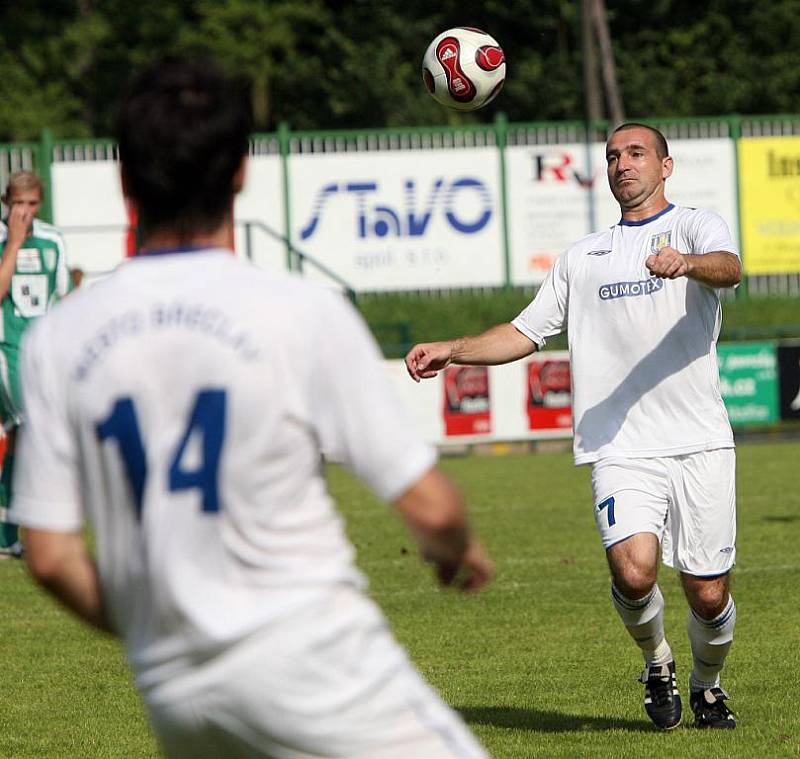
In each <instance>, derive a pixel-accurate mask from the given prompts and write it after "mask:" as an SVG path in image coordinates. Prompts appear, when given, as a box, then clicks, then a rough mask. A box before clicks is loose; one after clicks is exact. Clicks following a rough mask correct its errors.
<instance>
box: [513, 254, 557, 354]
mask: <svg viewBox="0 0 800 759" xmlns="http://www.w3.org/2000/svg"><path fill="white" fill-rule="evenodd" d="M567 255H568V251H565V252H564V253H562V254H561V255H560V256H559V257H558V258H557V259H556V262H555V263H554V264H553V268H552V269H550V271H549V272H548V273H547V277H546V278H545V280H544V282H543V283H542V286H541V287H540V288H539V292H538V293H536V297H535V298H534V299H533V300H532V301H531V302H530V303H529V304H528V305H527V306H526V308H525V310H524V311H523V312H522V313H521V314H520V315H519V316H518V317H517V318H516V319H514V320H513V321H512V322H511V323H512V324H513V325H514V326H515V327H516V328H517V329H518V330H519V331H520V332H522V334H523V335H525V336H526V337H529V338H530V339H531V340H533V341H534V342H535V343H536V345H538V346H539V347H540V348H543V347H544V345H545V338H547V337H552V336H554V335H557V334H559V333H560V332H563V331H564V330H565V329H566V327H567V316H568V311H569V280H568V277H567Z"/></svg>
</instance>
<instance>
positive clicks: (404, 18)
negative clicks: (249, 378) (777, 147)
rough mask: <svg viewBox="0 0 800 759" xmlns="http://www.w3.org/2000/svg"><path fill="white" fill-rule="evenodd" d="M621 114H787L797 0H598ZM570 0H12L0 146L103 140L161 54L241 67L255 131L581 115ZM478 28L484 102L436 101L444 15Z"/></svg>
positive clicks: (1, 80)
mask: <svg viewBox="0 0 800 759" xmlns="http://www.w3.org/2000/svg"><path fill="white" fill-rule="evenodd" d="M607 6H608V8H609V25H610V29H611V33H612V36H613V39H614V49H615V58H616V63H617V69H618V73H619V79H620V85H621V90H622V95H623V98H624V101H625V106H626V110H627V115H628V116H629V117H632V118H644V117H671V116H702V115H726V114H730V113H743V114H748V113H749V114H754V113H776V112H793V111H795V110H796V109H797V102H798V95H800V67H799V66H797V65H796V54H797V53H796V51H797V50H798V49H800V0H771V1H770V2H756V3H753V2H751V0H710V1H709V2H706V3H697V2H695V0H691V1H690V0H650V1H649V2H647V3H643V2H641V0H619V1H617V2H613V3H607ZM579 18H580V13H579V1H578V0H540V1H539V2H537V3H530V2H528V1H527V0H524V1H523V0H481V1H480V2H476V1H475V0H460V1H459V2H456V1H455V0H440V2H437V3H435V4H433V3H428V2H422V0H404V2H403V3H397V2H390V1H384V2H379V1H377V0H306V1H305V2H303V3H299V2H297V0H137V2H135V3H133V2H130V0H102V2H101V0H25V2H24V3H22V2H10V3H1V4H0V102H2V105H3V107H2V108H0V142H2V141H14V140H24V139H31V138H35V137H37V136H38V135H39V133H40V132H41V130H42V129H43V128H44V127H49V128H51V129H52V130H53V131H54V133H55V134H56V136H60V137H88V136H107V135H108V134H109V133H110V132H111V125H112V123H113V113H114V105H115V102H116V101H117V99H118V96H119V93H120V91H121V89H122V88H123V87H124V83H125V81H126V79H127V78H128V76H129V74H130V72H131V71H132V70H134V69H135V68H136V67H137V66H139V65H141V64H142V63H143V62H145V61H148V60H150V59H152V58H155V57H157V56H160V55H164V54H168V53H178V54H183V53H194V54H197V55H201V56H213V57H215V58H217V59H219V60H220V61H221V62H222V63H223V64H225V65H226V66H227V67H228V68H229V69H231V70H233V71H237V72H241V73H242V74H245V75H247V76H248V77H249V78H250V80H251V82H252V100H253V107H254V111H255V114H256V119H257V128H258V129H259V130H260V131H271V130H273V129H274V128H275V126H276V125H277V124H278V123H279V122H280V121H288V122H289V123H290V124H291V125H292V127H293V128H296V129H304V128H305V129H311V128H326V129H327V128H330V129H338V128H348V127H382V126H408V125H420V124H443V123H464V122H469V121H488V120H490V119H491V118H492V116H493V110H492V109H493V108H495V107H496V108H500V109H502V110H504V111H505V112H506V113H507V114H508V116H509V118H510V119H511V120H513V121H534V120H571V119H580V118H582V114H583V105H582V104H583V96H582V93H581V87H582V79H581V71H582V69H581V45H580V28H579ZM462 25H464V26H477V27H479V28H483V29H486V30H487V31H489V32H490V33H491V34H493V35H494V36H495V37H496V38H497V39H498V41H499V42H500V43H501V45H502V46H503V48H504V49H505V52H506V56H507V60H508V79H507V82H506V87H505V90H504V92H503V93H502V95H501V97H500V99H499V100H498V101H497V105H496V106H492V108H490V109H487V111H485V112H484V111H478V112H476V113H471V114H459V113H456V112H453V111H448V110H446V109H443V108H441V107H440V106H438V105H437V104H436V103H435V102H434V101H433V100H432V99H431V98H430V97H428V95H427V93H426V92H425V89H424V87H423V86H422V83H421V77H420V62H421V58H422V54H423V52H424V50H425V48H426V47H427V45H428V43H429V42H430V40H431V39H432V38H433V37H434V36H435V35H436V34H438V33H439V32H440V31H442V30H444V29H447V28H448V27H451V26H462Z"/></svg>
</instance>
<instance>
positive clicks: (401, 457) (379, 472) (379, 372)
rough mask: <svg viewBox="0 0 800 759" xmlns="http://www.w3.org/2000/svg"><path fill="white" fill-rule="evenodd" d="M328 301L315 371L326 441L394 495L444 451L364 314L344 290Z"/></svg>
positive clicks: (313, 388) (316, 417)
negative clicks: (393, 373) (410, 407)
mask: <svg viewBox="0 0 800 759" xmlns="http://www.w3.org/2000/svg"><path fill="white" fill-rule="evenodd" d="M322 300H323V307H322V309H320V312H319V321H318V327H319V329H318V330H317V334H318V335H320V337H319V343H318V345H317V346H316V347H315V357H316V360H315V361H314V364H315V365H314V367H313V371H312V372H311V375H310V377H311V379H310V395H311V398H310V403H311V407H312V409H313V411H312V420H313V421H312V423H313V424H314V426H315V428H316V430H317V434H318V435H319V439H320V446H321V448H322V451H323V453H324V454H325V455H326V456H328V457H329V458H331V459H333V460H335V461H339V462H342V463H343V464H345V465H346V466H347V467H348V468H350V469H351V470H352V471H353V472H354V473H355V474H356V476H358V477H359V478H360V479H362V480H364V481H365V482H366V483H367V484H368V485H369V486H370V487H371V488H372V490H373V491H374V492H375V493H376V494H377V495H378V496H380V497H381V498H383V499H384V500H387V501H392V500H394V499H396V498H398V497H399V496H401V495H402V494H403V493H404V492H405V491H406V490H408V488H409V487H411V486H412V485H413V484H414V483H415V482H417V480H419V479H420V478H421V477H422V475H424V474H425V473H426V472H427V471H428V470H429V469H430V468H431V467H432V466H433V465H434V464H435V463H436V452H435V450H434V449H433V448H432V447H431V446H430V445H428V444H426V443H424V442H423V441H422V439H421V438H420V436H419V434H418V433H417V431H416V430H415V429H414V426H413V424H412V422H411V415H410V414H409V413H408V412H407V411H406V410H405V409H404V408H403V406H402V404H401V403H400V400H399V398H398V397H397V396H396V395H395V393H394V390H393V388H392V386H391V383H390V380H389V377H388V374H387V372H386V370H385V368H384V364H383V357H382V356H381V354H380V351H379V350H378V346H377V345H376V344H375V341H374V339H373V338H372V335H371V334H370V333H369V330H368V329H367V326H366V324H364V322H363V320H362V319H361V317H360V316H359V315H358V314H357V313H356V311H355V309H354V308H353V307H352V306H351V305H350V304H349V303H347V302H346V301H345V300H344V298H343V297H342V296H341V295H339V294H336V293H327V294H325V295H324V297H323V299H322Z"/></svg>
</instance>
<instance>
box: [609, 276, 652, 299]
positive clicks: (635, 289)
mask: <svg viewBox="0 0 800 759" xmlns="http://www.w3.org/2000/svg"><path fill="white" fill-rule="evenodd" d="M662 287H664V280H663V279H661V277H650V278H649V279H640V280H639V281H638V282H611V283H610V284H607V285H600V289H599V290H598V295H599V296H600V300H614V298H636V297H638V296H640V295H652V294H653V293H656V292H658V291H659V290H660V289H661V288H662Z"/></svg>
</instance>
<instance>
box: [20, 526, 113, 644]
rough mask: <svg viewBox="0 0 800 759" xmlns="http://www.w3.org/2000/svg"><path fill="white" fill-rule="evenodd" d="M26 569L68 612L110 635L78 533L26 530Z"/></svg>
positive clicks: (94, 571)
mask: <svg viewBox="0 0 800 759" xmlns="http://www.w3.org/2000/svg"><path fill="white" fill-rule="evenodd" d="M25 542H26V546H25V548H26V558H27V561H28V568H29V569H30V571H31V574H32V575H33V576H34V578H36V581H37V582H38V583H39V584H40V585H41V586H42V587H43V588H45V589H46V590H47V591H48V592H50V593H51V594H52V595H53V596H55V597H56V599H57V600H58V601H60V602H61V603H62V604H63V605H64V606H66V607H67V608H68V609H69V610H70V611H72V612H74V613H75V614H77V615H78V616H79V617H81V619H83V620H84V621H86V622H88V623H89V624H91V625H94V627H97V628H98V629H100V630H103V631H104V632H109V633H113V630H112V629H111V624H110V622H109V620H108V617H107V616H106V613H105V608H104V606H103V598H102V595H101V593H100V578H99V576H98V574H97V568H96V567H95V564H94V561H92V557H91V556H90V555H89V552H88V551H87V550H86V545H85V544H84V542H83V537H82V536H81V534H80V533H78V532H51V531H49V530H37V529H32V528H31V529H28V531H27V539H26V541H25Z"/></svg>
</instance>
